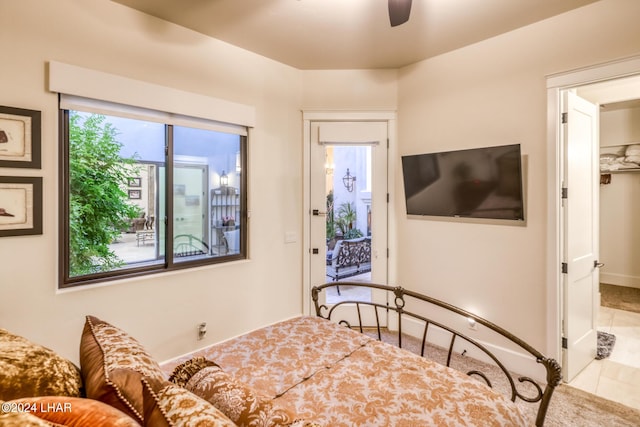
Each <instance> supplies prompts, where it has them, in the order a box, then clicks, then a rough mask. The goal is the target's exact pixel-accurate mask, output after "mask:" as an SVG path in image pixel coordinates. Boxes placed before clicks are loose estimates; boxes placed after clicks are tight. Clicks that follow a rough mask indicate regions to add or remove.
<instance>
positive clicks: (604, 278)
mask: <svg viewBox="0 0 640 427" xmlns="http://www.w3.org/2000/svg"><path fill="white" fill-rule="evenodd" d="M600 283H607V284H609V285H617V286H627V287H629V288H638V289H640V277H639V276H630V275H628V274H617V273H602V272H601V273H600Z"/></svg>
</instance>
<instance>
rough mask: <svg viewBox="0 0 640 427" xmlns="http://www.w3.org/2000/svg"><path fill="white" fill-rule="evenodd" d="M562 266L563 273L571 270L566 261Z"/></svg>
mask: <svg viewBox="0 0 640 427" xmlns="http://www.w3.org/2000/svg"><path fill="white" fill-rule="evenodd" d="M561 268H562V273H563V274H567V273H568V272H569V265H568V264H567V263H566V262H563V263H562V264H561Z"/></svg>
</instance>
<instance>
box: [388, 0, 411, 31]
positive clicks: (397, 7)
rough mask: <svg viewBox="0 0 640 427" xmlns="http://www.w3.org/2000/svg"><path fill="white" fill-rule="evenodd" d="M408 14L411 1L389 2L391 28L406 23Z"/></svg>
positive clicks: (395, 0)
mask: <svg viewBox="0 0 640 427" xmlns="http://www.w3.org/2000/svg"><path fill="white" fill-rule="evenodd" d="M410 13H411V0H389V21H391V26H392V27H397V26H398V25H401V24H404V23H405V22H407V21H408V20H409V14H410Z"/></svg>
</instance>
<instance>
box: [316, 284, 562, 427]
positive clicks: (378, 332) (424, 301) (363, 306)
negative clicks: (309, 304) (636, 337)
mask: <svg viewBox="0 0 640 427" xmlns="http://www.w3.org/2000/svg"><path fill="white" fill-rule="evenodd" d="M338 286H343V288H344V287H346V286H355V287H360V288H369V289H377V290H380V291H386V292H387V293H388V295H389V296H391V297H392V298H387V300H388V301H389V302H388V303H386V304H381V303H373V302H365V301H356V300H350V301H347V300H345V301H341V302H339V303H336V304H334V305H332V306H331V307H328V306H327V305H325V304H320V303H319V295H320V293H321V292H323V291H325V290H326V289H327V288H332V287H334V288H337V287H338ZM336 290H337V289H336ZM311 296H312V299H313V302H314V306H315V311H316V315H317V316H319V317H322V318H325V319H328V320H332V321H335V322H338V323H341V324H343V325H345V326H347V327H349V328H353V329H358V330H359V331H360V332H362V333H369V334H370V335H374V336H377V339H378V340H382V337H383V334H389V331H390V330H389V329H388V328H387V327H386V326H383V325H381V324H380V323H381V322H380V314H381V313H382V312H385V314H388V319H389V320H390V321H393V320H395V321H396V324H395V326H394V328H393V331H392V333H393V336H394V340H395V341H397V342H396V344H397V345H398V346H399V347H402V344H403V339H404V340H405V341H407V340H410V339H413V340H414V341H418V340H419V341H420V344H421V347H420V348H421V351H420V353H421V354H420V355H421V356H423V357H425V349H426V348H428V347H429V346H431V347H434V346H435V347H436V348H439V349H441V350H445V353H446V362H445V364H446V366H451V364H452V360H453V359H455V360H456V362H459V361H460V360H462V359H465V358H464V357H463V356H465V353H466V352H467V350H466V349H465V350H463V351H462V352H456V351H455V349H456V348H457V349H458V351H459V349H460V344H462V345H463V346H464V347H467V346H469V345H471V346H472V347H471V348H475V349H476V351H475V353H477V350H479V351H480V352H481V353H479V354H481V355H483V357H482V359H484V360H487V361H488V362H489V363H485V362H480V363H476V362H478V360H477V359H474V358H472V357H466V359H467V361H469V362H471V361H473V362H471V363H469V365H470V366H472V369H470V370H468V371H466V373H467V375H469V376H477V377H480V378H482V379H483V380H484V381H485V382H486V383H487V384H488V385H489V386H490V387H493V384H492V381H491V380H490V379H489V377H490V376H491V377H495V372H498V373H499V374H500V376H501V377H502V380H503V381H502V382H503V384H504V383H505V381H504V380H505V379H506V389H507V390H508V391H506V392H507V394H509V395H510V396H509V398H510V400H511V401H512V402H516V399H521V400H523V401H525V402H527V403H531V404H537V403H538V402H539V406H538V409H537V412H536V422H535V425H536V426H538V427H541V426H543V425H544V420H545V417H546V414H547V410H548V407H549V402H550V400H551V396H552V394H553V391H554V389H555V387H557V386H558V385H559V384H560V382H561V381H562V374H561V368H560V365H559V363H558V362H557V361H556V360H554V359H551V358H547V357H545V356H544V355H543V354H542V353H540V352H539V351H537V350H536V349H535V348H533V347H532V346H530V345H529V344H527V343H526V342H524V341H523V340H521V339H520V338H518V337H516V336H515V335H513V334H511V333H510V332H508V331H507V330H505V329H503V328H501V327H500V326H498V325H496V324H494V323H492V322H490V321H488V320H486V319H483V318H482V317H479V316H476V315H475V314H473V313H470V312H468V311H466V310H463V309H460V308H458V307H455V306H453V305H451V304H448V303H446V302H443V301H440V300H437V299H434V298H431V297H428V296H426V295H422V294H419V293H417V292H412V291H409V290H407V289H404V288H402V287H392V286H388V285H381V284H374V283H359V282H333V283H326V284H324V285H320V286H314V287H313V289H312V291H311ZM408 306H411V307H415V308H419V309H420V311H421V312H422V313H421V314H420V313H416V312H413V311H409V310H408V309H407V308H408ZM369 307H370V308H369ZM437 307H440V309H444V310H445V311H444V312H445V313H447V312H448V313H454V314H455V315H459V316H462V317H463V318H464V322H475V324H477V325H483V326H484V327H485V328H483V333H485V335H486V334H497V335H499V336H501V337H503V338H504V339H506V341H505V342H510V343H513V347H514V348H515V349H516V351H517V352H518V353H520V354H522V352H523V351H524V352H525V353H526V355H527V356H528V357H531V358H532V359H533V360H535V362H536V363H538V364H540V365H541V366H542V367H544V370H545V374H546V383H543V382H542V381H536V380H534V379H532V378H531V377H529V376H519V375H517V374H514V373H513V372H511V371H510V370H509V369H507V367H506V366H505V364H504V363H503V361H501V360H499V359H498V357H497V356H496V355H495V354H494V353H493V352H492V351H490V350H489V349H488V348H487V346H486V345H484V344H483V343H481V342H480V341H478V340H476V339H474V338H471V337H469V336H468V335H465V334H464V333H462V332H460V331H457V330H455V329H453V328H452V327H450V326H446V325H445V324H443V323H442V322H439V321H436V320H434V319H432V318H429V317H427V314H426V313H425V312H427V311H430V310H433V311H434V314H436V313H435V311H437V310H440V309H438V308H437ZM354 309H355V311H356V313H355V314H354V315H353V318H357V320H356V321H355V324H354V320H352V321H351V322H349V321H347V320H345V319H338V318H337V317H338V316H342V315H343V313H345V310H352V311H353V310H354ZM364 310H373V311H374V312H375V323H376V324H375V325H364V324H363V311H364ZM394 312H395V313H396V315H397V316H395V318H394V319H393V318H392V317H391V315H392V314H393V313H394ZM338 313H340V314H338ZM407 319H412V321H411V323H413V324H414V325H415V324H418V325H421V326H420V327H421V328H422V331H421V335H422V337H421V339H420V338H418V339H416V338H412V337H410V336H409V335H407V334H405V333H403V320H405V321H408V320H407ZM434 327H435V328H438V330H439V331H440V332H443V331H446V332H444V334H446V336H449V337H450V338H449V343H448V349H446V347H445V348H443V346H442V345H438V344H434V343H433V341H432V342H430V341H429V339H428V332H429V330H431V328H434ZM396 328H397V331H396V330H395V329H396ZM486 331H488V332H486ZM396 333H397V334H396ZM412 335H413V336H414V337H415V335H416V334H415V329H414V333H413V334H412ZM385 336H388V335H385ZM456 346H457V347H456ZM463 363H466V362H463ZM478 366H480V368H478ZM485 366H487V367H488V369H487V370H486V372H483V371H482V370H481V369H484V367H485ZM466 369H468V368H465V370H466ZM489 372H490V373H489ZM516 379H517V382H518V383H519V384H517V383H516ZM523 388H526V391H524V390H522V389H523Z"/></svg>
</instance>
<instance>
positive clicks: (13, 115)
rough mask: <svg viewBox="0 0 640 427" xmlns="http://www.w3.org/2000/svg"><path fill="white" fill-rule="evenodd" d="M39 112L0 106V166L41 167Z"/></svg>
mask: <svg viewBox="0 0 640 427" xmlns="http://www.w3.org/2000/svg"><path fill="white" fill-rule="evenodd" d="M41 128H42V124H41V112H40V111H36V110H27V109H24V108H15V107H6V106H0V167H3V168H31V169H40V167H41V155H42V154H41V149H42V147H41V145H42V144H41Z"/></svg>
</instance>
